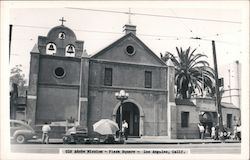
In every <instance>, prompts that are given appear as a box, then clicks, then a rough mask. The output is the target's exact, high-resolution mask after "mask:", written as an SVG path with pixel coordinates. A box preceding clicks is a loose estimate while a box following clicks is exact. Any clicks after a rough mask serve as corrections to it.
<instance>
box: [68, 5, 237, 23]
mask: <svg viewBox="0 0 250 160" xmlns="http://www.w3.org/2000/svg"><path fill="white" fill-rule="evenodd" d="M66 8H68V9H76V10H86V11H95V12H108V13H119V14H133V15H141V16H152V17H165V18H173V19H185V20H194V21H211V22H221V23H234V24H241V22H240V21H229V20H220V19H206V18H194V17H181V16H169V15H160V14H148V13H139V12H123V11H112V10H102V9H89V8H77V7H66Z"/></svg>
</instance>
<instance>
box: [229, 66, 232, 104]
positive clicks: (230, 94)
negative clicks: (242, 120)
mask: <svg viewBox="0 0 250 160" xmlns="http://www.w3.org/2000/svg"><path fill="white" fill-rule="evenodd" d="M228 78H229V79H228V80H229V85H228V90H229V98H230V103H232V93H231V70H230V69H229V70H228Z"/></svg>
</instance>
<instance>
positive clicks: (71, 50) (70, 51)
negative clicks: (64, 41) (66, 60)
mask: <svg viewBox="0 0 250 160" xmlns="http://www.w3.org/2000/svg"><path fill="white" fill-rule="evenodd" d="M67 53H70V54H71V53H74V50H73V47H72V45H70V46H69V48H68V50H67Z"/></svg>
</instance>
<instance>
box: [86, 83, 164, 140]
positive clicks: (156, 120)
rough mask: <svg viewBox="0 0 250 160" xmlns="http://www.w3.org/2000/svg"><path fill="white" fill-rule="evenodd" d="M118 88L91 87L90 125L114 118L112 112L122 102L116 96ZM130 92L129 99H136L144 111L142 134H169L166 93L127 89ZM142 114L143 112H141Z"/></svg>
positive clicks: (90, 126)
mask: <svg viewBox="0 0 250 160" xmlns="http://www.w3.org/2000/svg"><path fill="white" fill-rule="evenodd" d="M117 91H118V90H117V89H105V88H103V89H100V88H99V89H97V88H91V89H90V94H89V95H90V98H89V112H88V119H89V121H88V122H89V123H88V126H89V128H90V129H92V125H93V124H94V123H95V122H96V121H98V120H100V119H102V118H108V119H113V117H112V114H113V112H114V109H115V106H116V105H117V104H119V103H120V102H119V101H118V100H117V99H116V97H115V92H117ZM126 92H128V93H129V99H128V101H129V100H131V99H132V100H133V101H136V102H137V103H138V104H140V106H141V107H142V111H143V113H144V117H143V120H144V124H143V126H141V127H143V131H144V133H143V134H142V133H141V134H142V135H147V136H153V135H155V136H166V135H167V108H166V105H165V104H166V95H165V94H163V93H156V94H155V93H154V94H152V93H150V92H149V93H148V92H143V91H135V90H126ZM125 103H126V101H125ZM140 115H142V113H140Z"/></svg>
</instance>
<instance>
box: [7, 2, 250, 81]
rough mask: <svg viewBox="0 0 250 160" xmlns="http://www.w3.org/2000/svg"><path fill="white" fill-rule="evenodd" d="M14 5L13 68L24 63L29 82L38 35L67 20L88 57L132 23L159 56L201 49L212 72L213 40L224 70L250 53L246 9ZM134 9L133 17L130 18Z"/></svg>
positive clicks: (11, 16)
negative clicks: (246, 42) (246, 43)
mask: <svg viewBox="0 0 250 160" xmlns="http://www.w3.org/2000/svg"><path fill="white" fill-rule="evenodd" d="M151 3H152V2H151ZM195 3H196V2H195ZM225 4H227V5H228V7H226V6H227V5H225ZM236 4H238V3H236ZM10 6H11V7H10V9H9V19H8V20H9V24H12V25H13V28H12V42H11V56H10V68H12V67H14V66H15V65H17V64H21V65H22V66H23V68H22V69H23V71H24V73H25V77H26V78H28V75H29V62H30V51H31V50H32V48H33V46H34V45H35V44H36V43H37V40H38V36H46V35H47V33H48V32H49V31H50V29H52V28H53V27H55V26H58V25H61V22H60V21H59V19H61V18H62V17H64V19H66V22H64V25H65V26H67V27H69V28H71V29H72V30H73V31H74V32H75V34H76V36H77V39H78V40H83V41H84V49H86V51H87V53H88V54H89V55H93V54H95V53H97V52H98V51H99V50H101V49H102V48H104V47H106V46H107V45H109V44H110V43H112V42H114V41H115V40H117V39H119V38H120V37H122V36H123V35H124V32H123V26H124V25H125V24H127V23H128V22H129V19H130V21H131V23H132V24H133V25H136V27H137V31H136V33H137V36H138V37H139V38H140V39H141V40H142V41H143V42H144V43H145V44H146V45H147V46H148V47H149V48H150V49H151V50H152V51H153V52H154V53H155V54H157V55H158V56H159V55H160V53H163V54H164V53H165V52H166V51H169V52H171V53H174V54H175V53H176V47H182V48H183V49H187V48H188V47H189V46H190V47H191V48H192V49H197V50H196V53H203V54H205V55H207V57H208V58H207V59H206V60H207V61H208V62H209V63H210V65H211V66H212V67H213V54H212V42H211V40H215V44H216V52H217V63H218V65H219V68H220V66H223V65H226V64H228V63H232V62H233V61H235V60H239V61H240V62H241V61H242V60H243V59H244V58H246V56H247V54H248V53H246V52H245V51H244V48H243V45H242V44H243V38H242V37H243V36H244V35H245V31H244V28H243V24H244V12H243V10H242V6H240V5H239V6H238V5H233V2H228V3H224V4H223V3H221V4H220V3H216V4H215V3H212V4H210V3H209V5H205V4H204V3H201V4H199V5H191V6H190V5H186V6H185V5H180V3H176V4H172V3H167V2H166V4H165V3H163V5H150V3H148V4H143V5H134V4H133V5H132V4H127V5H116V4H115V3H113V4H112V3H111V5H108V6H107V5H98V6H97V5H86V4H82V3H79V2H75V3H72V4H68V3H67V4H65V5H64V4H63V3H62V4H61V5H60V6H57V5H52V6H50V5H48V4H47V6H46V3H45V6H44V5H31V6H29V5H18V4H11V5H10ZM97 10H99V11H97ZM100 10H104V11H105V12H104V11H100ZM129 10H130V13H131V15H130V16H129V15H128V14H126V13H128V12H129ZM129 17H130V18H129ZM191 37H199V38H201V39H202V40H197V39H192V38H191Z"/></svg>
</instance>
